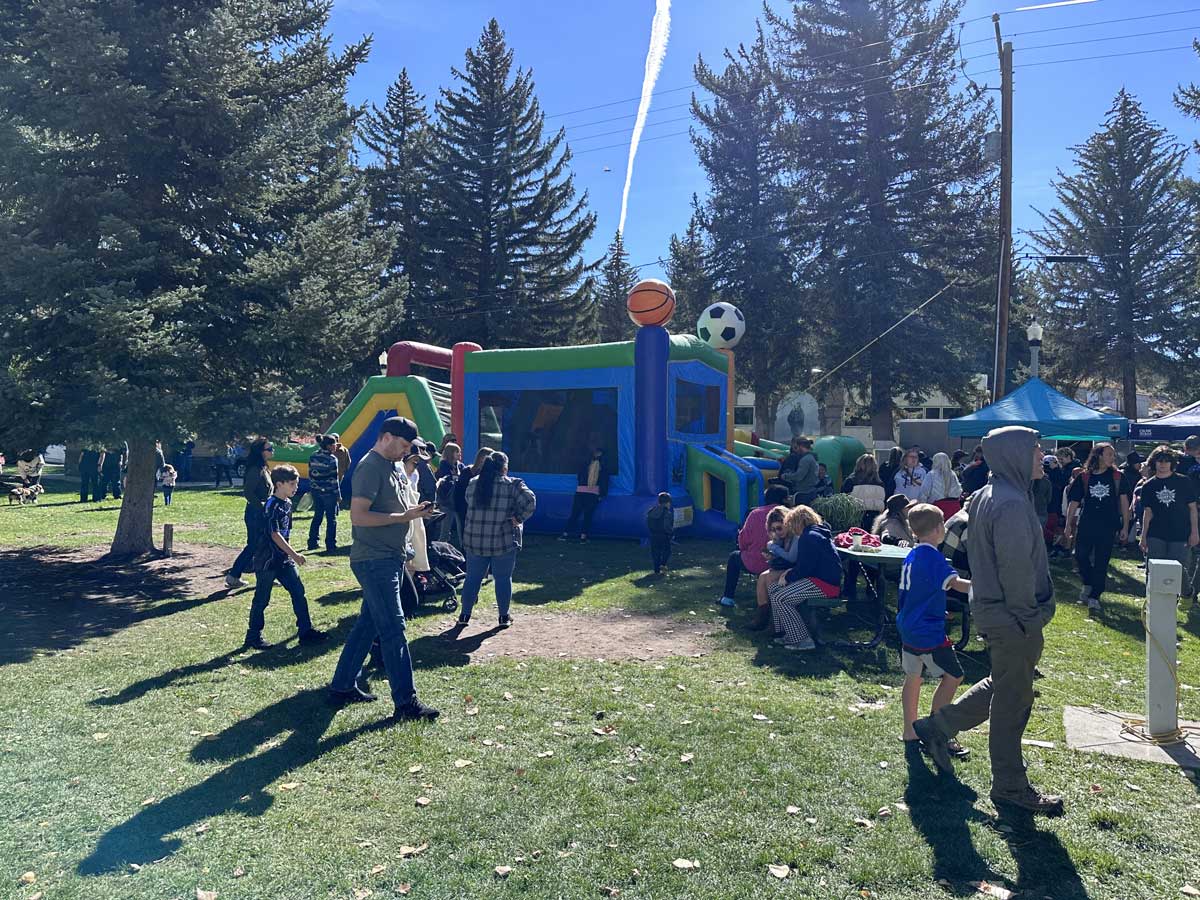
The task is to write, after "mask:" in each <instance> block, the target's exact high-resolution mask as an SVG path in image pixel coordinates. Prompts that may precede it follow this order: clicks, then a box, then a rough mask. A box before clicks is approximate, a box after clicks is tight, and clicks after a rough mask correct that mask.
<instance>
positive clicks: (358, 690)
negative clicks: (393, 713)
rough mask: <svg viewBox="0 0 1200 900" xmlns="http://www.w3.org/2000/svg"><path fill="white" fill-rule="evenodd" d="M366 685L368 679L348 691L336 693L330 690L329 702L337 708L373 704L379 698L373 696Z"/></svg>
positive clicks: (358, 682)
mask: <svg viewBox="0 0 1200 900" xmlns="http://www.w3.org/2000/svg"><path fill="white" fill-rule="evenodd" d="M367 687H368V686H367V685H366V679H365V678H363V679H359V681H357V682H355V684H354V687H352V688H351V689H350V690H348V691H335V690H334V689H333V688H330V689H329V700H330V702H332V703H334V704H335V705H337V706H342V705H345V704H347V703H373V702H374V701H376V700H378V699H379V698H378V697H376V696H375V695H374V694H372V693H371V692H370V691H369V690H368V689H367Z"/></svg>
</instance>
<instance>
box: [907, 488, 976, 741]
mask: <svg viewBox="0 0 1200 900" xmlns="http://www.w3.org/2000/svg"><path fill="white" fill-rule="evenodd" d="M908 526H909V528H910V529H911V530H912V533H913V536H914V537H916V539H917V540H918V541H920V543H919V544H917V546H915V547H913V549H912V550H910V551H909V553H908V556H907V557H906V558H905V560H904V567H903V568H902V569H901V570H900V609H899V611H898V612H897V613H896V627H897V629H898V630H899V632H900V642H901V646H902V648H903V649H902V654H901V657H902V662H903V666H904V692H903V694H902V699H903V705H904V740H905V741H915V740H917V733H916V732H915V731H913V722H915V721H916V720H917V718H918V716H917V706H918V704H919V702H920V699H921V676H922V673H923V672H925V671H928V672H929V674H930V675H931V676H933V677H934V678H940V679H941V683H940V684H938V687H937V690H936V691H935V692H934V694H933V712H937V711H938V710H939V709H940V708H941V707H943V706H945V705H946V704H947V703H949V702H950V701H951V700H953V699H954V692H955V691H957V690H958V686H959V685H960V684H962V679H963V671H962V666H961V665H959V662H958V657H957V656H956V655H955V653H954V645H953V644H952V643H951V641H950V638H948V637H947V636H946V590H947V589H948V588H953V589H954V590H956V591H962V592H963V593H964V594H966V593H968V592H969V591H970V590H971V582H969V581H967V580H966V579H963V578H960V577H959V576H958V573H957V572H956V571H955V570H954V567H953V566H951V565H950V561H949V560H948V559H946V557H945V556H943V555H942V552H941V550H940V549H939V547H940V546H941V544H942V540H943V539H944V538H945V537H946V523H945V520H944V519H943V517H942V511H941V510H940V509H938V508H937V507H936V506H933V505H932V504H929V503H919V504H917V505H916V506H914V507H912V508H911V509H910V510H909V511H908ZM949 749H950V752H951V754H952V755H956V756H962V755H965V754H966V751H965V750H963V749H962V748H961V747H960V746H959V745H958V744H957V742H954V743H953V744H952V746H950V748H949Z"/></svg>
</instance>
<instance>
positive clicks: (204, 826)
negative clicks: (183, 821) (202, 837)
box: [196, 822, 212, 834]
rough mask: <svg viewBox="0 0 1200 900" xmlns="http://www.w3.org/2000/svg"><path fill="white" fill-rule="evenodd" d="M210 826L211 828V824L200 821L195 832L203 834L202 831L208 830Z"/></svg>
mask: <svg viewBox="0 0 1200 900" xmlns="http://www.w3.org/2000/svg"><path fill="white" fill-rule="evenodd" d="M210 828H212V826H211V825H209V824H208V823H207V822H201V823H200V824H199V825H197V826H196V834H204V832H206V831H208V829H210Z"/></svg>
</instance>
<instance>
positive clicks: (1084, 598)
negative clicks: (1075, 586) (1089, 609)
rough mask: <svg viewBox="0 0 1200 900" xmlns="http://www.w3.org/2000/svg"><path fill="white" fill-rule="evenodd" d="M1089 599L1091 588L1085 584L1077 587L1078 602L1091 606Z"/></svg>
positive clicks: (1090, 597)
mask: <svg viewBox="0 0 1200 900" xmlns="http://www.w3.org/2000/svg"><path fill="white" fill-rule="evenodd" d="M1091 599H1092V589H1091V588H1090V587H1088V586H1087V585H1086V584H1085V585H1084V586H1083V587H1081V588H1080V589H1079V602H1080V603H1087V604H1088V605H1089V606H1091Z"/></svg>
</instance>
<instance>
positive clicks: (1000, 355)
mask: <svg viewBox="0 0 1200 900" xmlns="http://www.w3.org/2000/svg"><path fill="white" fill-rule="evenodd" d="M992 24H993V25H994V26H995V28H996V50H997V52H999V54H1000V265H999V277H998V279H997V282H998V284H997V287H996V353H995V360H994V365H993V367H992V402H993V403H994V402H996V401H997V400H999V399H1000V398H1001V397H1003V396H1004V377H1005V371H1006V370H1007V368H1008V309H1009V298H1010V295H1011V291H1012V183H1013V75H1012V73H1013V46H1012V42H1011V41H1008V42H1005V41H1003V40H1002V39H1001V37H1000V14H999V13H996V14H994V15H993V16H992Z"/></svg>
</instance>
